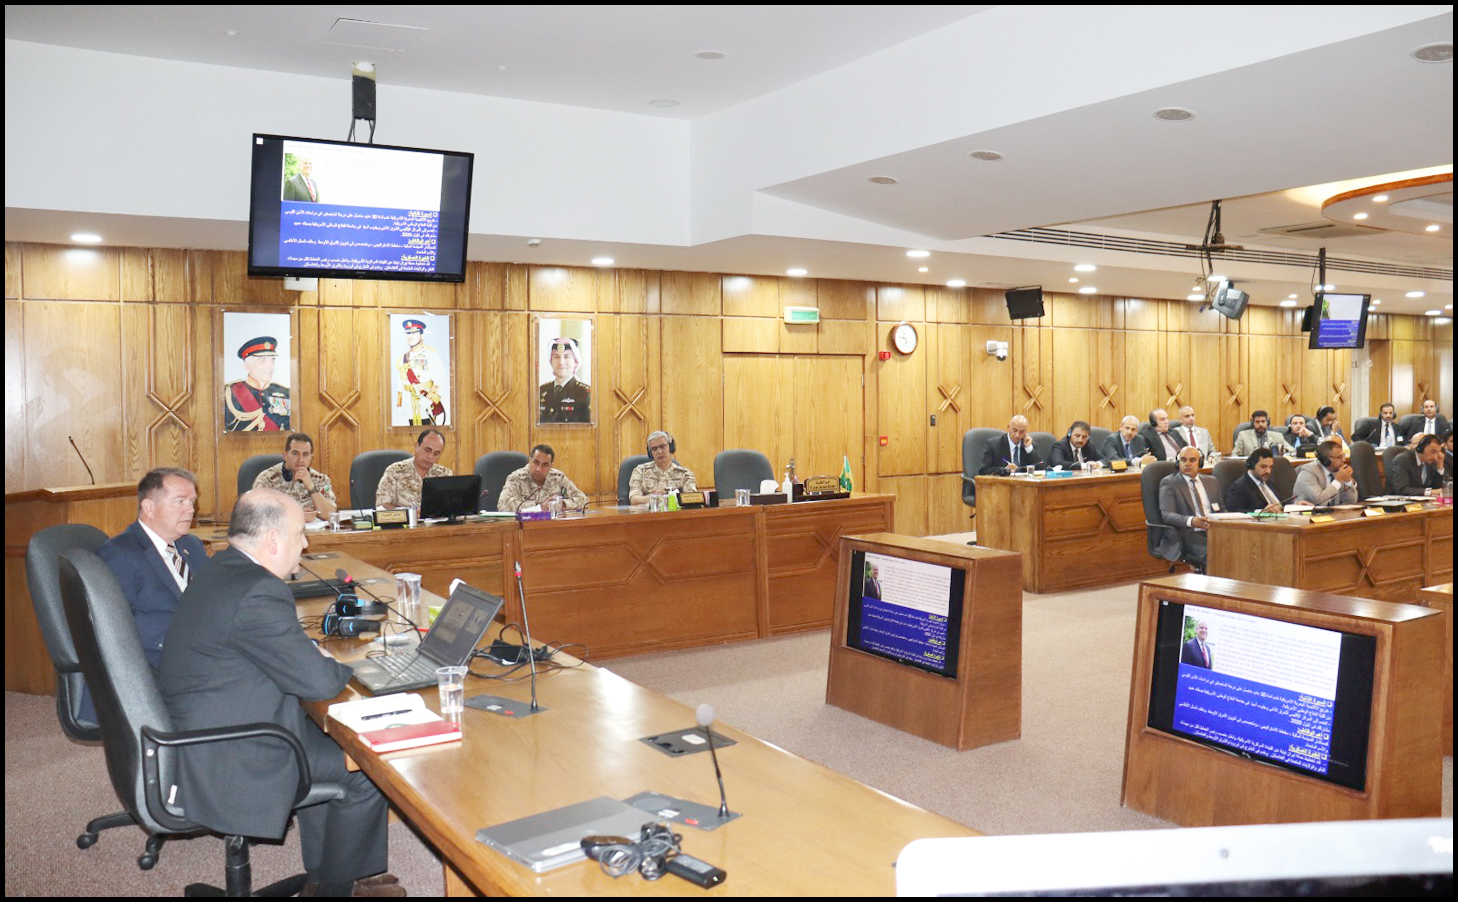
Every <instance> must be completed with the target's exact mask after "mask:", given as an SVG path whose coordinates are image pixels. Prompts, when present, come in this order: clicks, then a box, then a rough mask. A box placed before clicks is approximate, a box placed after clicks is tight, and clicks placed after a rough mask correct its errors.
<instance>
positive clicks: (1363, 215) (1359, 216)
mask: <svg viewBox="0 0 1458 902" xmlns="http://www.w3.org/2000/svg"><path fill="white" fill-rule="evenodd" d="M1352 218H1353V219H1366V218H1367V214H1366V213H1353V214H1352Z"/></svg>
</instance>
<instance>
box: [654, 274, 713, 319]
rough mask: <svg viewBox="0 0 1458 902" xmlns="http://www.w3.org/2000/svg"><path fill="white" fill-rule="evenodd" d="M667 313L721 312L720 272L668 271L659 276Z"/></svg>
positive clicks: (663, 302)
mask: <svg viewBox="0 0 1458 902" xmlns="http://www.w3.org/2000/svg"><path fill="white" fill-rule="evenodd" d="M660 286H661V287H660V289H659V290H660V300H661V306H662V311H663V312H664V313H675V314H691V315H695V316H719V315H721V314H722V313H723V312H724V309H723V295H722V284H721V280H720V278H719V277H718V276H715V275H713V274H712V273H703V272H665V273H663V276H662V278H661V280H660Z"/></svg>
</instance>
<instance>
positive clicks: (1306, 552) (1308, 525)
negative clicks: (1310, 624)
mask: <svg viewBox="0 0 1458 902" xmlns="http://www.w3.org/2000/svg"><path fill="white" fill-rule="evenodd" d="M1333 516H1334V517H1335V518H1336V519H1335V520H1333V521H1332V522H1329V523H1312V522H1311V518H1310V517H1307V516H1293V517H1288V518H1286V519H1280V520H1216V521H1214V522H1212V523H1211V524H1210V537H1209V557H1208V561H1209V566H1208V567H1207V568H1206V569H1207V572H1208V573H1209V575H1211V576H1224V577H1228V578H1230V579H1239V580H1244V581H1246V582H1255V583H1266V584H1268V585H1275V586H1292V587H1294V588H1298V589H1310V590H1312V591H1315V592H1329V593H1332V594H1335V595H1355V596H1357V597H1359V598H1378V599H1382V600H1383V601H1397V602H1404V603H1407V604H1412V603H1414V602H1416V601H1417V598H1418V590H1419V589H1421V588H1422V587H1423V586H1431V585H1436V584H1438V583H1445V582H1452V580H1453V509H1452V507H1451V506H1446V505H1436V504H1429V505H1424V509H1423V510H1422V511H1419V512H1415V513H1396V514H1384V515H1382V516H1380V517H1365V516H1363V515H1362V512H1361V511H1355V510H1354V511H1335V512H1333Z"/></svg>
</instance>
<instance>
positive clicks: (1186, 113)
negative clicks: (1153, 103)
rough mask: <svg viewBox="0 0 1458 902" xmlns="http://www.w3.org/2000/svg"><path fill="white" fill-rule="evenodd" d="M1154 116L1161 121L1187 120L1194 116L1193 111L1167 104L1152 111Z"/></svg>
mask: <svg viewBox="0 0 1458 902" xmlns="http://www.w3.org/2000/svg"><path fill="white" fill-rule="evenodd" d="M1154 118H1156V119H1158V120H1160V121H1161V122H1188V121H1190V120H1191V119H1193V118H1195V111H1194V110H1189V109H1185V108H1184V107H1182V106H1167V107H1164V108H1163V109H1158V110H1155V111H1154Z"/></svg>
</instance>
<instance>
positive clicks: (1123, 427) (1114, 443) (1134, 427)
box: [1099, 416, 1158, 464]
mask: <svg viewBox="0 0 1458 902" xmlns="http://www.w3.org/2000/svg"><path fill="white" fill-rule="evenodd" d="M1099 456H1100V457H1102V458H1103V459H1104V460H1105V461H1106V462H1112V461H1116V460H1122V461H1127V462H1128V463H1135V462H1138V463H1141V464H1149V463H1154V461H1155V460H1157V459H1158V458H1156V457H1155V456H1154V455H1153V454H1150V453H1149V444H1148V443H1147V442H1145V441H1144V436H1142V435H1140V434H1139V418H1138V417H1136V416H1127V417H1124V419H1123V420H1122V421H1121V422H1120V423H1119V431H1118V432H1115V433H1114V434H1113V435H1111V436H1109V437H1108V438H1106V439H1104V446H1103V447H1102V448H1100V449H1099Z"/></svg>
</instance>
